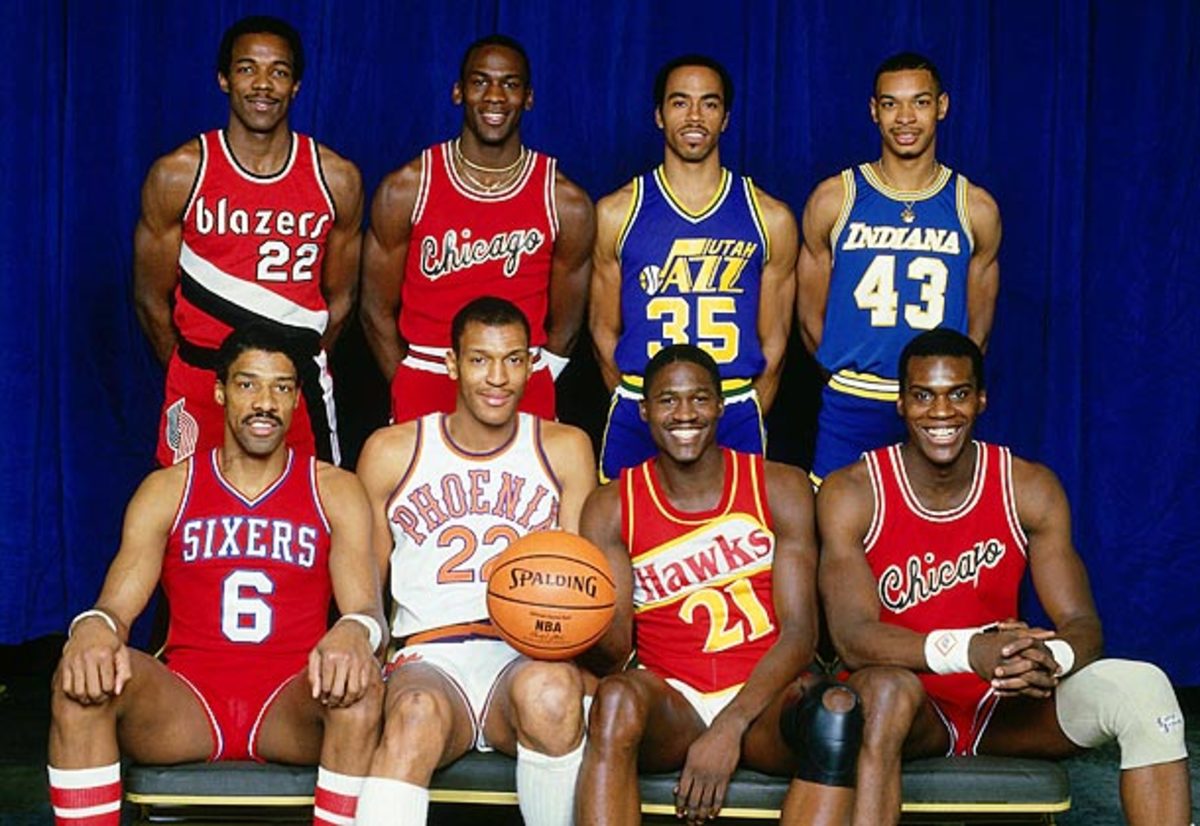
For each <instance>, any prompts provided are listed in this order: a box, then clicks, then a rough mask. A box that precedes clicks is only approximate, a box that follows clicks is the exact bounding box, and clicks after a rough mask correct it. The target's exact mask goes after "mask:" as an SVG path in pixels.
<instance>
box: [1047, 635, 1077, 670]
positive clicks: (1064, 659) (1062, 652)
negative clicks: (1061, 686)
mask: <svg viewBox="0 0 1200 826" xmlns="http://www.w3.org/2000/svg"><path fill="white" fill-rule="evenodd" d="M1046 647H1047V648H1049V649H1050V653H1051V654H1053V655H1054V661H1055V662H1056V663H1058V676H1060V677H1065V676H1067V675H1068V674H1070V673H1071V669H1072V668H1074V667H1075V649H1074V648H1072V647H1071V643H1069V642H1067V641H1066V640H1046Z"/></svg>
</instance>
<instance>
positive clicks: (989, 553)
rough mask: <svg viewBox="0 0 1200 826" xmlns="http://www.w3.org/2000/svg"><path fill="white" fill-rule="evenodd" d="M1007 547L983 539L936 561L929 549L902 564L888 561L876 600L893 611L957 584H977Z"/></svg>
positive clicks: (898, 610) (994, 565)
mask: <svg viewBox="0 0 1200 826" xmlns="http://www.w3.org/2000/svg"><path fill="white" fill-rule="evenodd" d="M1007 552H1008V548H1007V547H1006V546H1005V544H1004V543H1003V542H1001V541H1000V540H999V539H986V540H983V541H982V542H976V543H975V545H974V546H973V547H971V548H968V549H967V550H965V551H963V552H962V553H960V554H959V555H958V557H957V558H955V559H943V560H942V561H940V562H938V561H937V558H936V557H935V556H934V555H933V554H932V553H930V552H928V551H927V552H925V553H924V554H913V555H912V556H910V557H909V558H908V560H907V561H905V563H904V564H903V565H889V566H888V567H886V568H884V569H883V573H882V574H880V576H879V601H880V602H881V603H882V604H883V605H884V606H885V607H887V608H889V609H891V610H892V611H894V612H895V613H897V614H902V613H904V612H905V611H907V610H908V609H909V608H912V607H914V606H917V605H920V604H921V603H923V602H928V601H929V600H931V599H933V598H934V597H936V596H937V595H938V594H940V593H942V592H943V591H948V590H950V589H951V588H954V587H956V586H958V585H963V584H966V583H970V584H971V586H972V587H977V586H978V585H979V575H980V574H981V573H983V571H984V569H985V568H995V567H996V566H997V565H999V564H1000V560H1001V559H1003V558H1004V554H1005V553H1007Z"/></svg>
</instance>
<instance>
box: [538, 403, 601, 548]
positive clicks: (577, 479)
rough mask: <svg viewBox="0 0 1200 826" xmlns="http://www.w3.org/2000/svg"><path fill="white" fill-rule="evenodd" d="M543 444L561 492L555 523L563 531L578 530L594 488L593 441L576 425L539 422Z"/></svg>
mask: <svg viewBox="0 0 1200 826" xmlns="http://www.w3.org/2000/svg"><path fill="white" fill-rule="evenodd" d="M541 427H542V444H543V445H544V447H545V449H546V458H547V459H549V461H550V467H551V469H553V471H554V475H555V476H556V477H558V481H559V482H560V483H561V484H562V494H561V496H560V498H559V502H558V525H559V527H561V528H562V529H563V530H564V531H570V532H571V533H579V516H580V514H581V513H582V511H583V503H584V502H585V501H586V500H587V498H588V495H589V494H590V493H591V492H592V491H593V490H594V489H595V487H596V460H595V458H594V457H593V455H592V442H591V440H590V439H589V438H588V437H587V434H586V433H584V432H583V431H582V430H580V429H579V428H577V427H572V426H571V425H567V424H559V423H558V422H542V423H541Z"/></svg>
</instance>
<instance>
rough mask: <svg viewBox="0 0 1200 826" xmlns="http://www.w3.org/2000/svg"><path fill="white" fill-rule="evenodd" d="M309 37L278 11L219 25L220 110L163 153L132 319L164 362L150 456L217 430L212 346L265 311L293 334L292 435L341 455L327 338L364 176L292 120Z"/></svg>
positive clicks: (338, 311)
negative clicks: (298, 395) (221, 119)
mask: <svg viewBox="0 0 1200 826" xmlns="http://www.w3.org/2000/svg"><path fill="white" fill-rule="evenodd" d="M303 76H304V49H303V46H302V44H301V42H300V36H299V34H297V32H296V30H295V29H294V28H292V27H291V26H290V25H289V24H288V23H286V22H284V21H283V20H279V19H277V18H274V17H247V18H244V19H242V20H239V21H238V22H237V23H235V24H234V25H233V26H231V27H230V28H229V29H228V30H226V32H225V34H224V36H223V37H222V38H221V45H220V48H219V49H218V51H217V83H218V85H219V86H220V87H221V91H222V92H224V93H225V94H226V95H227V96H228V97H229V123H228V125H227V126H226V128H225V129H219V130H213V131H211V132H206V133H204V134H202V135H200V136H199V137H198V138H197V139H195V140H192V141H188V142H187V143H185V144H184V145H183V146H181V147H179V148H178V149H176V150H175V151H174V152H171V153H170V154H168V155H164V156H163V157H161V158H159V159H158V160H157V161H156V162H155V164H154V166H153V167H151V169H150V173H149V174H148V175H147V176H146V182H145V184H144V185H143V187H142V215H141V219H140V220H139V221H138V225H137V230H136V232H135V234H134V258H133V279H134V301H135V306H136V309H137V315H138V321H139V322H140V323H141V325H142V329H143V330H144V331H145V333H146V336H147V338H149V339H150V344H151V346H152V347H153V348H154V351H155V353H156V354H157V356H158V358H159V360H160V361H162V363H163V364H164V365H166V367H167V386H166V400H165V402H164V403H163V411H162V422H161V424H160V427H159V434H158V453H157V458H158V462H159V464H160V465H163V466H166V465H170V464H172V463H174V462H179V461H182V460H183V459H186V458H187V457H189V456H191V455H192V453H197V454H201V455H203V454H206V453H208V451H209V450H211V449H212V448H213V447H217V446H219V445H220V444H221V440H222V432H223V431H222V427H223V422H222V411H221V408H220V407H219V406H217V405H216V404H215V403H214V402H213V398H212V384H213V365H214V363H215V360H216V348H217V347H218V345H220V343H221V341H222V340H223V339H224V338H225V336H226V335H228V334H229V331H230V330H231V329H232V328H234V327H236V326H242V325H245V324H248V323H250V322H255V321H256V322H265V323H269V324H271V325H273V326H275V327H276V328H277V329H278V330H279V332H280V333H281V334H284V335H286V336H287V337H289V338H290V339H291V340H292V341H293V342H294V347H295V350H296V353H297V356H298V358H299V361H298V362H297V364H296V367H297V369H298V370H299V375H300V377H301V379H302V382H301V388H302V392H303V399H302V400H301V402H300V405H299V407H298V408H297V410H296V426H295V427H294V428H292V430H291V431H290V432H289V433H288V442H289V444H291V445H293V446H294V447H296V448H297V449H299V450H300V451H301V452H303V453H305V454H309V455H316V456H318V457H319V458H320V459H322V460H324V461H328V462H332V463H334V464H338V463H339V462H340V451H339V450H338V442H337V417H336V414H335V411H334V403H333V380H332V378H331V377H330V375H329V371H328V369H327V359H326V350H327V348H328V347H329V346H331V345H332V343H333V341H334V340H335V339H336V338H337V335H338V332H339V330H340V329H341V327H342V323H343V322H344V321H345V319H346V315H347V314H348V313H349V312H350V308H351V306H352V305H353V304H354V290H355V286H356V284H357V279H358V253H359V248H360V245H361V235H360V232H359V229H360V223H361V220H362V197H363V196H362V180H361V178H360V176H359V172H358V169H357V168H356V167H355V166H354V164H352V163H350V162H349V161H347V160H346V159H344V158H342V157H340V156H338V154H337V153H335V152H334V151H332V150H331V149H329V148H328V147H326V146H322V145H321V144H319V143H317V142H316V141H315V140H313V139H312V138H310V137H308V136H307V135H300V134H297V133H295V132H293V131H292V130H291V127H290V126H289V125H288V111H289V109H290V108H291V105H292V101H293V100H295V98H296V95H297V94H298V93H299V92H300V81H301V78H302V77H303Z"/></svg>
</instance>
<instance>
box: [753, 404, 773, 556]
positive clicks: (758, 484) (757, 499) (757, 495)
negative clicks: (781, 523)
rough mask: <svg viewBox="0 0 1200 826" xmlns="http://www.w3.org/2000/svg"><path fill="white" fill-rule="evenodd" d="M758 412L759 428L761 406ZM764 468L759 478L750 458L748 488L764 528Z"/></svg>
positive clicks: (765, 490)
mask: <svg viewBox="0 0 1200 826" xmlns="http://www.w3.org/2000/svg"><path fill="white" fill-rule="evenodd" d="M757 403H758V400H757V399H755V404H757ZM758 413H759V416H758V421H759V427H760V428H761V427H762V409H761V408H759V411H758ZM765 444H766V442H765V440H764V445H765ZM766 470H767V467H766V465H763V477H762V478H761V479H760V478H759V476H758V462H756V461H755V460H753V459H751V460H750V490H751V491H753V492H754V509H755V510H756V511H758V521H759V523H760V524H761V525H762V526H763V527H764V528H766V527H767V515H766V514H765V513H764V512H763V503H764V502H766V501H767V479H766ZM768 530H770V529H768ZM770 532H771V534H772V535H773V534H774V533H775V532H774V531H770Z"/></svg>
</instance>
